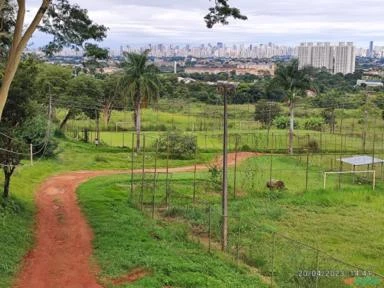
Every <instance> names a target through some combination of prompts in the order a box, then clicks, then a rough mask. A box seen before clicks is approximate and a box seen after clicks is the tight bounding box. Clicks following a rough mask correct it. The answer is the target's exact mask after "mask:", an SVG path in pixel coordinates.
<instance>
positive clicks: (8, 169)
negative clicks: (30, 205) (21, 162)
mask: <svg viewBox="0 0 384 288" xmlns="http://www.w3.org/2000/svg"><path fill="white" fill-rule="evenodd" d="M14 170H15V167H13V166H12V167H8V166H4V167H3V171H4V190H3V198H5V199H8V197H9V184H10V183H11V176H12V174H13V171H14Z"/></svg>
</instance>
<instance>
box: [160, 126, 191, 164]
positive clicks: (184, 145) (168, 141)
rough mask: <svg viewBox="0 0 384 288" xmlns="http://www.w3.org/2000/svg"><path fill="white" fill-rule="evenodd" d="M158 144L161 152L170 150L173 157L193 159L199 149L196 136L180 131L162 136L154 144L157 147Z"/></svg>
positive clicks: (170, 155)
mask: <svg viewBox="0 0 384 288" xmlns="http://www.w3.org/2000/svg"><path fill="white" fill-rule="evenodd" d="M157 145H158V149H159V150H158V151H159V152H160V153H167V152H168V151H169V157H170V158H171V159H193V158H194V156H195V152H196V150H197V142H196V137H195V136H192V135H186V134H182V133H180V132H171V133H169V134H165V135H162V136H160V138H159V139H157V141H156V142H155V144H154V148H155V149H156V146H157Z"/></svg>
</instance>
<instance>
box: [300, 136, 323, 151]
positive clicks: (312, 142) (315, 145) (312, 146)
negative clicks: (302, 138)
mask: <svg viewBox="0 0 384 288" xmlns="http://www.w3.org/2000/svg"><path fill="white" fill-rule="evenodd" d="M304 148H305V149H308V151H309V152H311V153H317V152H319V151H320V145H319V142H317V140H316V139H309V141H308V143H307V144H306V145H305V147H304Z"/></svg>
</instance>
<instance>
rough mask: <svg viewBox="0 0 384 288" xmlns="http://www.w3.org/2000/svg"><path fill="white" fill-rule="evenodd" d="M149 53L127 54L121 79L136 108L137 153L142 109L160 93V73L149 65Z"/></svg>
mask: <svg viewBox="0 0 384 288" xmlns="http://www.w3.org/2000/svg"><path fill="white" fill-rule="evenodd" d="M148 53H149V51H148V50H147V51H145V52H144V53H142V54H137V53H128V54H126V55H125V60H124V63H123V68H124V76H123V77H122V79H121V85H122V87H125V91H126V94H127V95H128V97H130V98H131V100H132V103H133V106H134V122H135V128H136V150H137V151H139V150H140V134H141V133H140V132H141V108H142V106H144V107H145V106H146V105H147V104H148V103H149V102H150V101H152V100H155V101H156V100H157V98H158V95H159V92H160V81H159V77H158V73H159V71H158V69H157V68H156V67H155V66H154V65H153V64H148Z"/></svg>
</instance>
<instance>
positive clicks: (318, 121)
mask: <svg viewBox="0 0 384 288" xmlns="http://www.w3.org/2000/svg"><path fill="white" fill-rule="evenodd" d="M323 124H324V119H323V118H321V117H310V118H306V119H305V120H304V129H306V130H315V131H321V128H322V127H323Z"/></svg>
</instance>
